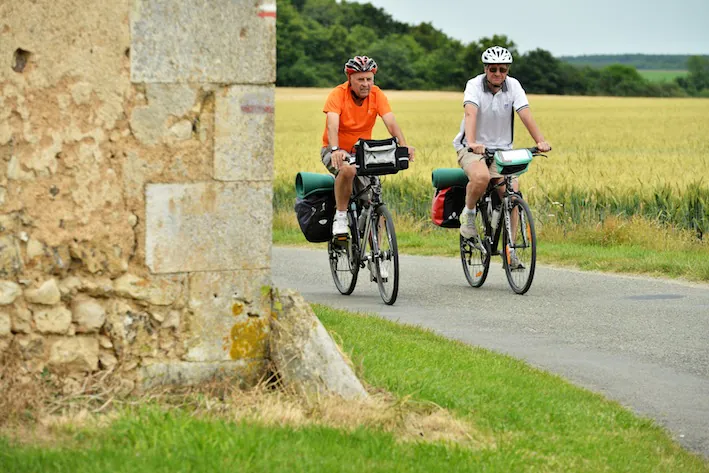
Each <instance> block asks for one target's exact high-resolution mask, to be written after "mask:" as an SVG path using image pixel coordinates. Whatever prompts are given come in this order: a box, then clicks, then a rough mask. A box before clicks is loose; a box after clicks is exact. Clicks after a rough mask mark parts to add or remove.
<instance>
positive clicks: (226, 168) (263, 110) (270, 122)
mask: <svg viewBox="0 0 709 473" xmlns="http://www.w3.org/2000/svg"><path fill="white" fill-rule="evenodd" d="M274 111H275V103H274V88H273V86H255V85H243V86H242V85H240V86H234V87H229V88H228V89H225V90H224V91H222V92H221V93H219V94H217V97H216V111H215V132H214V178H215V179H217V180H220V181H248V180H262V181H270V180H272V179H273V153H274V148H273V135H274Z"/></svg>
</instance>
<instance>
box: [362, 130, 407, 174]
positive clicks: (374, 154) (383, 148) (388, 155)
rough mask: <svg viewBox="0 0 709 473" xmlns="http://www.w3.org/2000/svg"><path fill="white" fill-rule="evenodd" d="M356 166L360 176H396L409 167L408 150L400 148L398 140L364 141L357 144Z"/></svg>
mask: <svg viewBox="0 0 709 473" xmlns="http://www.w3.org/2000/svg"><path fill="white" fill-rule="evenodd" d="M355 166H356V167H357V174H359V175H360V176H379V175H382V174H396V173H397V172H399V170H400V169H407V168H408V167H409V154H408V149H407V148H405V147H403V146H402V147H399V146H398V144H397V140H396V138H393V137H392V138H389V139H386V140H362V139H360V140H359V141H358V142H357V143H356V144H355Z"/></svg>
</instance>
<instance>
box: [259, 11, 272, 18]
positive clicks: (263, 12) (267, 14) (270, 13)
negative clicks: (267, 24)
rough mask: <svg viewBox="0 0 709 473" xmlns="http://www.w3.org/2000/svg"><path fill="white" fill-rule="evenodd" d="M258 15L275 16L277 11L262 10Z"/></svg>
mask: <svg viewBox="0 0 709 473" xmlns="http://www.w3.org/2000/svg"><path fill="white" fill-rule="evenodd" d="M258 16H260V17H261V18H275V17H276V12H275V11H262V12H259V14H258Z"/></svg>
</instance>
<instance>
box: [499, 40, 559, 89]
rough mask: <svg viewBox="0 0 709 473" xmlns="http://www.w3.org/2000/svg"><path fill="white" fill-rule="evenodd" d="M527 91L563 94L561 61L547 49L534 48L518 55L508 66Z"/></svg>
mask: <svg viewBox="0 0 709 473" xmlns="http://www.w3.org/2000/svg"><path fill="white" fill-rule="evenodd" d="M510 72H512V74H513V76H514V77H515V78H517V79H518V80H519V81H520V82H521V83H522V86H523V87H524V88H525V90H526V91H527V92H528V93H531V94H557V95H558V94H563V93H564V77H563V74H562V71H561V62H560V61H559V60H558V59H556V58H555V57H554V56H552V55H551V53H550V52H549V51H545V50H543V49H535V50H534V51H530V52H528V53H527V54H525V55H523V56H520V57H519V58H518V59H517V60H515V63H514V64H513V66H512V67H511V68H510Z"/></svg>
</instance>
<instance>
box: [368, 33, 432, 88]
mask: <svg viewBox="0 0 709 473" xmlns="http://www.w3.org/2000/svg"><path fill="white" fill-rule="evenodd" d="M422 54H423V48H422V47H421V46H419V44H418V43H417V42H416V40H415V39H414V38H413V37H412V36H410V35H390V36H387V37H386V38H382V39H380V40H378V41H377V42H376V43H374V44H373V45H372V57H373V58H374V59H375V60H376V61H377V64H378V65H379V72H377V84H378V85H380V86H381V87H382V88H386V89H421V88H424V87H423V86H424V81H423V79H422V78H420V77H416V75H415V73H414V67H413V65H414V62H415V58H417V57H419V56H420V55H422Z"/></svg>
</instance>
